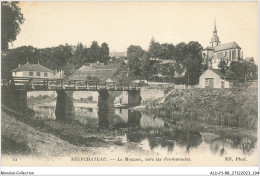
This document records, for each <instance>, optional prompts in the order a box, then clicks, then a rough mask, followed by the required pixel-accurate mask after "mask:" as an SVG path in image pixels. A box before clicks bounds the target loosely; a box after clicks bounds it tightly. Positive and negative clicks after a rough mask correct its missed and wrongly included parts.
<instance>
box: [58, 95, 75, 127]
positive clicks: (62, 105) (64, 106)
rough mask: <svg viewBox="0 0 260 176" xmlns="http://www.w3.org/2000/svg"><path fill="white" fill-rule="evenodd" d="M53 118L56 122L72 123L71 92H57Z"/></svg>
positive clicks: (72, 104) (73, 113)
mask: <svg viewBox="0 0 260 176" xmlns="http://www.w3.org/2000/svg"><path fill="white" fill-rule="evenodd" d="M56 93H57V102H56V109H55V116H56V119H57V120H62V121H68V122H72V121H73V119H74V117H75V107H74V102H73V91H65V90H57V91H56Z"/></svg>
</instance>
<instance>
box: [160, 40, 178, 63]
mask: <svg viewBox="0 0 260 176" xmlns="http://www.w3.org/2000/svg"><path fill="white" fill-rule="evenodd" d="M161 46H162V50H163V53H162V56H161V59H164V60H173V59H174V52H175V48H174V45H173V44H171V43H170V44H168V43H164V44H162V45H161Z"/></svg>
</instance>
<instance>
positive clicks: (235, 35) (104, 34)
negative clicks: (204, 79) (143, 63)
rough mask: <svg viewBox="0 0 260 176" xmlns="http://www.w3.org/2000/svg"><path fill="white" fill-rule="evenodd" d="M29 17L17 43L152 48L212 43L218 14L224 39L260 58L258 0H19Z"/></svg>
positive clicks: (221, 35)
mask: <svg viewBox="0 0 260 176" xmlns="http://www.w3.org/2000/svg"><path fill="white" fill-rule="evenodd" d="M19 6H20V7H21V10H22V13H23V14H24V18H25V22H24V24H22V26H21V32H20V34H19V35H18V36H17V40H16V41H14V42H13V46H12V48H15V47H19V46H23V45H31V46H34V47H37V48H45V47H53V46H58V45H60V44H66V43H68V44H72V45H76V44H77V43H78V42H82V43H83V44H84V45H86V46H88V47H89V46H90V45H91V42H92V41H94V40H95V41H97V42H98V43H99V44H100V45H101V43H103V42H106V43H108V45H109V48H110V51H113V50H114V51H118V52H119V51H126V50H127V48H128V47H129V46H130V45H140V46H141V47H142V48H143V49H145V50H147V49H148V47H149V43H150V40H151V38H152V37H154V39H155V41H157V42H160V43H173V44H174V45H176V44H178V43H180V42H189V41H198V42H199V43H201V45H202V46H203V47H207V46H209V42H210V39H211V37H212V35H213V26H214V19H215V20H216V25H217V31H218V36H219V38H220V41H221V43H222V44H224V43H228V42H233V41H235V42H236V43H237V44H238V45H239V46H240V47H241V48H242V50H243V53H244V57H251V56H252V57H254V58H257V49H258V46H257V39H258V35H257V31H258V26H257V25H258V23H257V19H258V16H257V2H82V1H81V2H68V1H67V2H66V1H65V2H29V1H28V2H26V1H22V2H20V4H19Z"/></svg>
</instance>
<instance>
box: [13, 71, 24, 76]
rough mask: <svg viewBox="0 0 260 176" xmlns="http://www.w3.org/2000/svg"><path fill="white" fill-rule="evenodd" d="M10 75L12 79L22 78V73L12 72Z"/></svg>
mask: <svg viewBox="0 0 260 176" xmlns="http://www.w3.org/2000/svg"><path fill="white" fill-rule="evenodd" d="M15 73H16V74H15ZM12 75H13V77H23V72H13V73H12Z"/></svg>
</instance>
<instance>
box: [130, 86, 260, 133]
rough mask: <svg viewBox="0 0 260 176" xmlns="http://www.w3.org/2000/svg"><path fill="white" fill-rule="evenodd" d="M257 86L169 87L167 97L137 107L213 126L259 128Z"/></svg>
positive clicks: (149, 111)
mask: <svg viewBox="0 0 260 176" xmlns="http://www.w3.org/2000/svg"><path fill="white" fill-rule="evenodd" d="M257 93H258V92H257V88H246V89H179V90H178V89H175V90H172V89H168V90H166V91H165V97H163V98H160V99H157V100H154V101H152V102H148V103H144V104H142V105H141V106H138V107H135V108H134V109H135V110H140V111H143V112H148V113H153V114H160V115H164V116H166V117H167V116H168V117H169V116H172V115H173V114H176V113H177V114H179V115H180V116H183V117H187V116H189V117H190V118H193V119H194V120H196V121H198V122H202V123H207V124H211V125H219V126H227V127H242V128H250V129H251V128H253V129H257V124H258V123H257V122H258V94H257Z"/></svg>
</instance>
